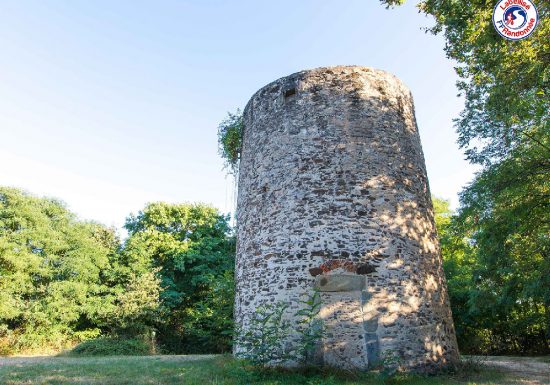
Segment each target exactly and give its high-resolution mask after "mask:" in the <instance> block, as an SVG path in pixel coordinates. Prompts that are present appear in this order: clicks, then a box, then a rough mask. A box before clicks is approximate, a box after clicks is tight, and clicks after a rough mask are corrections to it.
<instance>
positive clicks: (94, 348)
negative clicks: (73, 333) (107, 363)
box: [69, 337, 152, 356]
mask: <svg viewBox="0 0 550 385" xmlns="http://www.w3.org/2000/svg"><path fill="white" fill-rule="evenodd" d="M151 351H152V349H151V346H150V344H148V343H147V342H145V341H143V340H141V339H121V338H109V337H102V338H97V339H95V340H89V341H85V342H82V343H81V344H78V345H77V346H75V347H74V348H73V349H72V350H71V351H70V352H69V355H81V356H141V355H148V354H151Z"/></svg>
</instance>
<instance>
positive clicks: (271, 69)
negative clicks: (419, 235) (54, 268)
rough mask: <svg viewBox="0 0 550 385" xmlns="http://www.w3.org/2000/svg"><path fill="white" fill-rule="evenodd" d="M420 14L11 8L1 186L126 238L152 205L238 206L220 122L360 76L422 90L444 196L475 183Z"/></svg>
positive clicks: (309, 4) (3, 53) (100, 5)
mask: <svg viewBox="0 0 550 385" xmlns="http://www.w3.org/2000/svg"><path fill="white" fill-rule="evenodd" d="M430 25H432V20H431V19H430V18H427V17H424V16H423V15H421V14H418V12H417V10H416V9H415V8H414V1H410V2H409V3H408V4H407V5H406V6H404V7H401V8H397V9H393V10H386V9H385V8H384V7H383V6H381V5H380V4H379V3H378V1H375V0H357V1H352V0H323V1H319V0H294V1H287V0H278V1H258V0H255V1H249V0H242V1H239V0H234V1H228V0H225V1H222V0H195V1H183V0H180V1H84V0H81V1H19V0H15V1H5V0H1V1H0V185H9V186H16V187H21V188H24V189H26V190H27V191H29V192H31V193H34V194H36V195H47V196H55V197H58V198H60V199H62V200H63V201H65V202H66V203H67V205H68V207H69V208H70V209H72V210H74V211H75V212H76V213H77V214H78V215H79V216H80V217H81V218H84V219H94V220H97V221H100V222H103V223H105V224H107V225H114V226H117V227H120V226H122V224H123V223H124V219H125V217H126V216H127V215H128V214H129V213H130V212H134V213H135V212H137V211H138V210H139V209H141V208H142V207H143V206H144V205H145V203H146V202H150V201H157V200H164V201H167V202H185V201H187V202H194V201H202V202H206V203H210V204H212V205H214V206H216V207H218V208H219V209H221V210H222V211H224V212H230V211H231V210H232V209H233V199H232V190H233V183H232V181H231V179H230V178H226V176H225V172H224V171H223V170H222V161H221V159H220V157H219V156H218V154H217V135H216V133H217V131H216V130H217V125H218V123H219V122H220V121H221V120H222V119H223V118H224V117H225V115H226V112H227V111H234V110H235V109H237V108H242V107H244V105H245V104H246V102H247V101H248V99H249V97H250V96H251V95H252V94H253V93H254V92H255V91H256V90H257V89H258V88H260V87H262V86H264V85H265V84H267V83H269V82H271V81H273V80H275V79H277V78H279V77H282V76H286V75H289V74H291V73H293V72H296V71H300V70H303V69H309V68H315V67H320V66H330V65H338V64H342V65H347V64H356V65H364V66H371V67H375V68H379V69H384V70H387V71H389V72H391V73H393V74H395V75H396V76H398V77H399V78H401V79H402V80H403V81H404V82H405V83H406V84H407V85H408V86H409V88H410V89H411V90H412V93H413V96H414V98H415V105H416V116H417V120H418V125H419V129H420V135H421V138H422V143H423V147H424V154H425V157H426V164H427V169H428V176H429V180H430V185H431V190H432V193H434V194H435V195H437V196H440V197H443V198H447V199H450V200H451V202H452V204H453V206H454V207H456V205H457V202H458V200H457V195H456V194H457V192H458V191H460V189H461V187H462V186H464V185H465V183H467V182H468V181H469V180H470V179H471V178H472V176H473V170H474V168H473V167H472V166H470V165H469V164H468V163H467V162H466V161H464V160H463V158H464V157H463V154H462V152H461V151H460V150H459V149H458V146H457V145H456V134H455V132H454V128H453V125H452V119H453V118H455V117H457V116H458V113H459V112H460V110H461V109H462V100H461V99H460V98H458V97H457V91H456V88H455V81H456V75H455V74H454V71H453V69H452V63H451V62H450V61H449V60H448V59H446V58H445V54H444V52H443V46H444V42H443V39H442V37H441V36H432V35H430V34H426V33H425V32H424V31H422V30H421V28H422V27H427V26H430Z"/></svg>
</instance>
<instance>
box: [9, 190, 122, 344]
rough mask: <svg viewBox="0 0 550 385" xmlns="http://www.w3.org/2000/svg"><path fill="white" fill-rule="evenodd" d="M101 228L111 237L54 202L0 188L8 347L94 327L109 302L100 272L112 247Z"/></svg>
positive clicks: (78, 334) (59, 339)
mask: <svg viewBox="0 0 550 385" xmlns="http://www.w3.org/2000/svg"><path fill="white" fill-rule="evenodd" d="M100 233H101V234H102V235H106V234H109V236H112V230H110V229H106V228H104V227H101V226H100V225H98V224H95V223H87V222H81V221H78V220H77V219H76V218H75V216H74V215H73V214H72V213H70V212H69V211H68V210H67V209H66V208H65V207H64V205H63V204H62V203H61V202H59V201H57V200H53V199H46V198H36V197H33V196H30V195H28V194H25V193H23V192H22V191H20V190H16V189H12V188H0V328H1V332H2V333H3V337H4V341H5V342H6V343H7V344H9V343H10V342H9V341H11V340H13V344H12V345H11V348H13V349H23V348H25V349H32V348H40V347H42V346H45V345H53V346H57V347H60V346H62V345H64V344H66V343H68V342H70V341H78V340H80V339H82V338H86V337H87V336H90V335H96V334H98V333H99V329H98V328H97V326H96V321H97V320H98V319H99V318H101V316H102V314H104V313H105V311H106V309H108V308H109V306H110V304H107V306H105V305H106V304H105V303H104V301H103V300H104V299H105V298H106V296H107V294H108V293H109V290H110V289H109V287H108V286H106V285H104V283H103V281H102V273H103V271H105V270H106V269H108V268H109V257H110V255H111V254H112V253H114V252H115V250H113V249H112V248H111V245H110V244H109V243H108V242H105V240H101V239H99V238H100V237H98V236H99V234H100ZM15 336H17V338H16V339H15Z"/></svg>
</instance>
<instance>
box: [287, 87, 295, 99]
mask: <svg viewBox="0 0 550 385" xmlns="http://www.w3.org/2000/svg"><path fill="white" fill-rule="evenodd" d="M295 95H296V88H290V89H288V90H286V91H285V92H284V96H285V100H287V99H289V98H292V97H293V96H295Z"/></svg>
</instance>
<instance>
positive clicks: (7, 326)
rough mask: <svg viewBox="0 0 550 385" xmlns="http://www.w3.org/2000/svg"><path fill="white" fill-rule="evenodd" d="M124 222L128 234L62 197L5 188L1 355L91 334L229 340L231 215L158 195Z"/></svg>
mask: <svg viewBox="0 0 550 385" xmlns="http://www.w3.org/2000/svg"><path fill="white" fill-rule="evenodd" d="M125 227H126V230H127V231H128V238H127V239H126V240H125V241H124V242H121V240H120V239H119V238H118V237H117V235H116V233H115V231H114V229H111V228H107V227H105V226H103V225H100V224H97V223H93V222H84V221H80V220H78V219H77V218H76V217H75V215H74V214H72V213H71V212H70V211H68V210H67V208H66V207H65V206H64V205H63V204H62V203H61V202H60V201H57V200H54V199H46V198H37V197H34V196H31V195H28V194H25V193H24V192H22V191H20V190H17V189H13V188H0V354H11V353H16V352H24V351H33V350H34V351H37V350H38V351H43V350H45V349H52V350H59V349H62V348H67V347H70V346H73V345H75V344H77V343H79V342H82V341H86V340H93V339H99V340H103V341H105V340H108V339H111V340H113V341H115V343H114V345H115V346H116V345H117V344H118V343H121V341H129V340H131V341H133V343H134V344H137V345H138V346H139V349H141V350H140V351H141V352H145V351H161V352H166V353H188V352H195V353H197V352H225V351H227V350H228V349H229V348H230V346H231V329H232V325H231V324H232V309H233V263H234V248H235V247H234V238H233V237H232V235H231V229H230V227H229V225H228V217H227V216H224V215H222V214H220V213H219V212H218V211H217V210H216V209H214V208H212V207H209V206H205V205H201V204H166V203H152V204H149V205H147V206H146V207H145V208H144V209H143V210H142V211H140V212H139V213H138V215H137V216H130V217H129V218H128V219H127V221H126V225H125ZM144 346H145V348H144Z"/></svg>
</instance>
